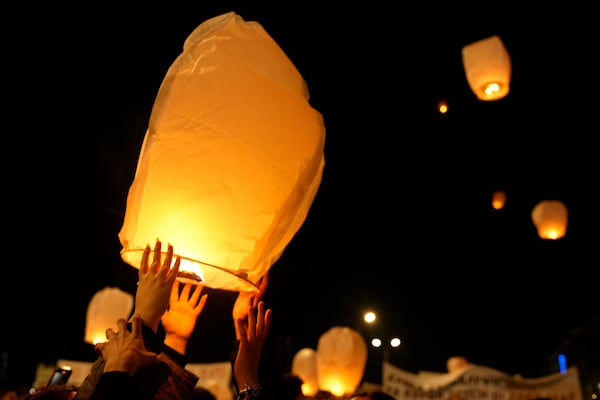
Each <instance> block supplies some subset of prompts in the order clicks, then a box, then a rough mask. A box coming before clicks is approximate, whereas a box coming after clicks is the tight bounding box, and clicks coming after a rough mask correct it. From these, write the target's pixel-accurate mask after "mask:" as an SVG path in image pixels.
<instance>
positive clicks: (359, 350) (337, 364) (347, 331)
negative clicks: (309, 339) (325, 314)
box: [317, 326, 367, 396]
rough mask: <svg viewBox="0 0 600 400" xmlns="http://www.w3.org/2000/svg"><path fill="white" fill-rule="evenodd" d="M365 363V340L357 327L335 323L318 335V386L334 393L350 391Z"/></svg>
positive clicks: (358, 378)
mask: <svg viewBox="0 0 600 400" xmlns="http://www.w3.org/2000/svg"><path fill="white" fill-rule="evenodd" d="M366 364H367V343H366V341H365V339H364V338H363V337H362V336H361V334H360V333H358V332H357V331H356V330H354V329H352V328H349V327H346V326H334V327H332V328H330V329H329V330H327V331H326V332H325V333H323V334H322V335H321V336H320V337H319V342H318V344H317V375H318V377H319V387H320V389H321V390H324V391H328V392H331V393H332V394H333V395H335V396H343V395H348V394H352V393H353V392H354V391H356V389H357V388H358V386H359V385H360V382H361V380H362V377H363V374H364V371H365V366H366Z"/></svg>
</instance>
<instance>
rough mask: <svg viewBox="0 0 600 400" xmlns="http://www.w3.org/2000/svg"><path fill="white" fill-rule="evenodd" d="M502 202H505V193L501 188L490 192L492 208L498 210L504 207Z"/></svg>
mask: <svg viewBox="0 0 600 400" xmlns="http://www.w3.org/2000/svg"><path fill="white" fill-rule="evenodd" d="M504 204H506V193H504V192H503V191H502V190H496V191H495V192H494V193H493V194H492V207H493V208H494V210H500V209H502V208H504Z"/></svg>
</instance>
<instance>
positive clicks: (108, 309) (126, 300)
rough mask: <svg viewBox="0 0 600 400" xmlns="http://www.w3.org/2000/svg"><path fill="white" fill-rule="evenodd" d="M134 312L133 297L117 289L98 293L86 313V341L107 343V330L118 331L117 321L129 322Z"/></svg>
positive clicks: (113, 288)
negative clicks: (121, 319)
mask: <svg viewBox="0 0 600 400" xmlns="http://www.w3.org/2000/svg"><path fill="white" fill-rule="evenodd" d="M132 310H133V295H132V294H131V293H127V292H125V291H123V290H121V289H119V288H116V287H105V288H104V289H101V290H99V291H97V292H96V293H95V294H94V296H92V299H91V300H90V302H89V304H88V308H87V313H86V321H85V337H84V341H85V342H86V343H89V344H96V343H99V342H105V341H106V330H107V329H108V328H113V329H114V330H115V331H117V330H118V327H117V320H118V319H119V318H123V319H125V320H127V319H128V318H129V315H130V314H131V311H132Z"/></svg>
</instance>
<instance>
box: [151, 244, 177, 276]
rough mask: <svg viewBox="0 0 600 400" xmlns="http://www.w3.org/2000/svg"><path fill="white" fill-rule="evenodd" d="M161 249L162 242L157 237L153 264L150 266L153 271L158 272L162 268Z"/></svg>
mask: <svg viewBox="0 0 600 400" xmlns="http://www.w3.org/2000/svg"><path fill="white" fill-rule="evenodd" d="M169 247H170V246H169ZM161 249H162V243H161V242H160V240H158V239H156V243H154V251H153V253H152V265H151V268H150V269H151V271H152V272H158V271H159V269H160V256H161ZM171 251H172V249H171ZM171 254H172V253H171ZM169 261H170V259H169Z"/></svg>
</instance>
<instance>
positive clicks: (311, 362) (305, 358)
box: [292, 347, 319, 397]
mask: <svg viewBox="0 0 600 400" xmlns="http://www.w3.org/2000/svg"><path fill="white" fill-rule="evenodd" d="M292 374H294V375H296V376H298V377H299V378H300V379H302V394H304V395H305V396H309V397H311V396H314V395H316V394H317V392H318V391H319V378H318V375H317V352H316V351H315V350H314V349H311V348H310V347H305V348H303V349H300V350H298V352H297V353H296V354H295V355H294V358H293V359H292Z"/></svg>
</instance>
